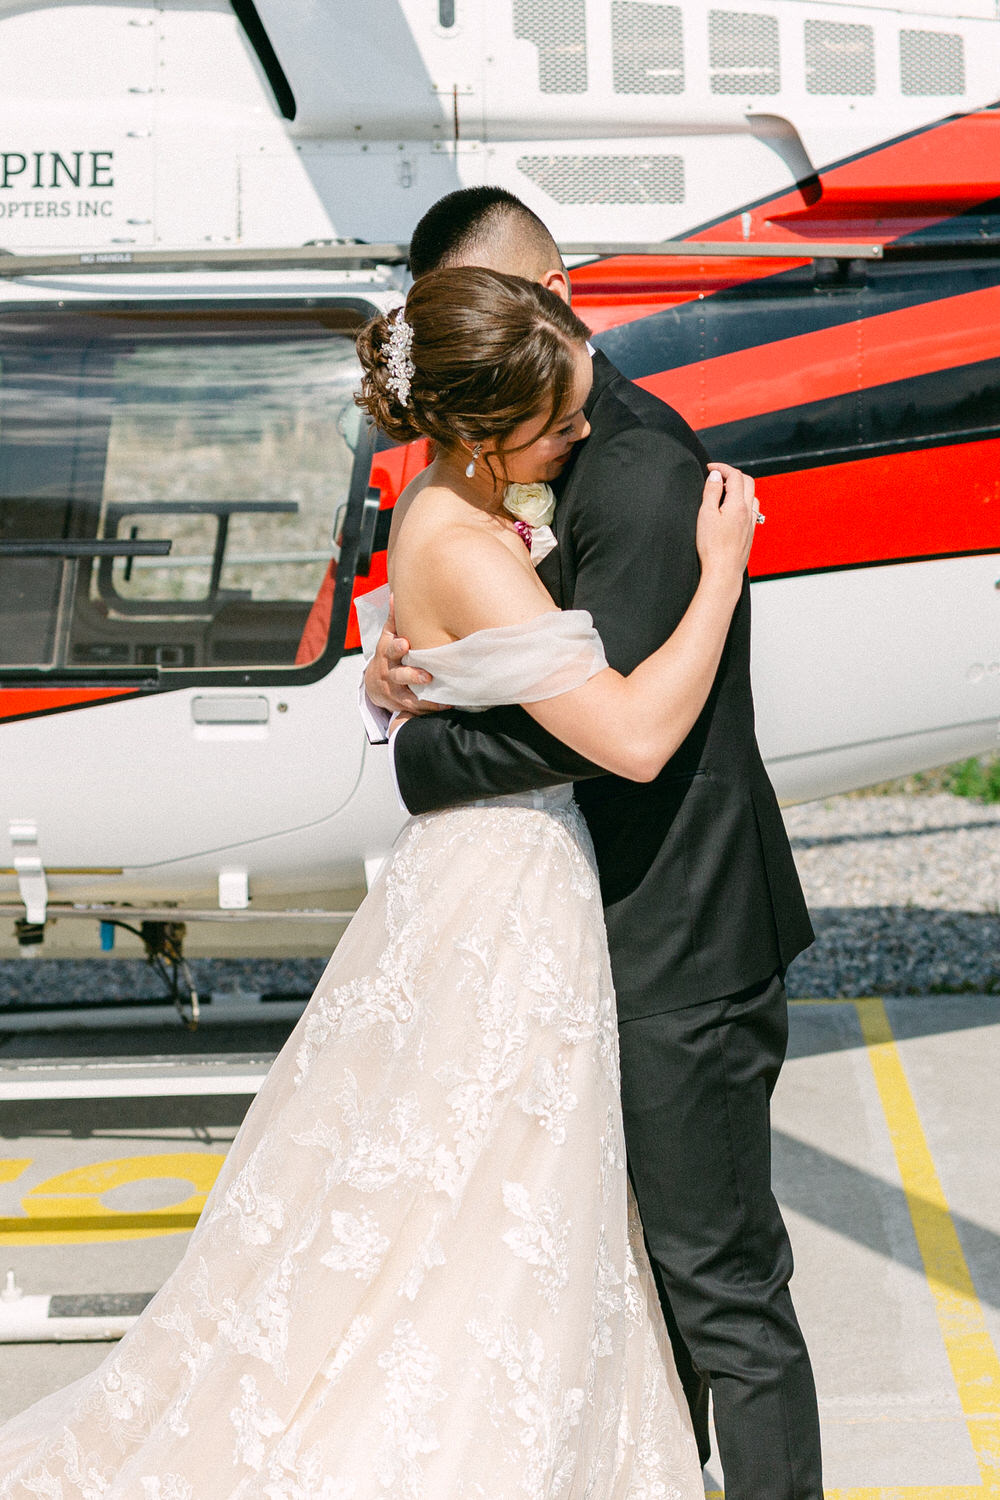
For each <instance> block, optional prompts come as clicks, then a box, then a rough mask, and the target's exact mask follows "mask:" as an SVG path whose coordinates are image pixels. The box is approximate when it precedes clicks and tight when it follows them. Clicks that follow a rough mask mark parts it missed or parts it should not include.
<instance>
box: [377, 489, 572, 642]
mask: <svg viewBox="0 0 1000 1500" xmlns="http://www.w3.org/2000/svg"><path fill="white" fill-rule="evenodd" d="M517 548H518V550H517V551H516V552H515V551H514V549H513V548H512V546H511V545H510V541H509V539H508V538H507V536H506V535H505V532H504V529H503V528H499V527H497V526H496V525H495V524H491V523H490V521H489V520H488V519H487V518H484V517H483V516H482V515H479V514H477V513H476V512H474V511H471V510H470V507H469V505H468V504H467V502H466V501H464V500H462V499H461V497H460V496H457V495H455V494H454V493H453V492H452V491H450V490H447V489H446V488H445V487H443V486H440V485H433V484H427V485H425V486H424V487H423V488H422V489H421V490H420V491H419V492H418V493H417V494H416V495H414V496H413V497H412V499H411V500H410V503H409V505H408V507H407V510H406V514H405V515H404V516H403V517H402V518H401V521H400V523H399V525H398V527H397V529H396V533H395V536H394V537H393V542H392V550H391V553H390V560H389V577H390V582H391V584H392V588H393V592H394V595H395V600H396V622H397V626H398V628H399V629H400V630H401V631H403V633H404V634H407V635H408V636H409V638H410V639H411V641H414V640H416V638H417V637H418V636H419V637H420V638H421V642H422V643H426V644H428V645H430V644H438V643H439V641H438V640H437V639H434V640H431V639H429V636H435V637H437V636H440V639H446V638H448V637H453V638H457V637H458V636H463V635H467V634H468V633H469V632H470V631H472V630H478V629H481V628H483V627H484V626H489V625H504V624H512V623H515V622H517V621H518V620H519V619H523V618H530V617H531V615H534V614H538V613H540V612H541V611H542V610H544V608H545V607H546V603H547V604H548V606H549V607H553V606H552V601H551V599H550V598H549V596H548V595H547V594H546V592H545V590H544V588H543V587H542V585H541V584H540V583H539V581H538V580H537V578H536V577H535V574H534V570H533V569H532V568H531V566H530V564H528V563H527V554H526V553H525V554H524V556H523V558H522V556H521V553H522V551H523V545H522V543H521V542H520V540H518V542H517ZM404 619H406V620H408V621H409V622H410V630H409V631H407V630H406V629H404V625H403V621H404Z"/></svg>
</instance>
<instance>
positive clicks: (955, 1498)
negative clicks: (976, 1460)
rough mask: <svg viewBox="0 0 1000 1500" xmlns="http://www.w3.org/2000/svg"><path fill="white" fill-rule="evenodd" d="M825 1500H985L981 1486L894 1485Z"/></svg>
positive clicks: (715, 1494)
mask: <svg viewBox="0 0 1000 1500" xmlns="http://www.w3.org/2000/svg"><path fill="white" fill-rule="evenodd" d="M823 1494H824V1496H825V1500H985V1497H987V1496H989V1495H991V1494H992V1491H991V1490H987V1489H984V1488H983V1486H982V1485H981V1484H929V1485H907V1484H899V1485H893V1486H892V1487H891V1488H889V1489H881V1490H877V1489H876V1490H866V1489H861V1490H824V1491H823ZM705 1500H724V1496H723V1492H722V1490H706V1491H705Z"/></svg>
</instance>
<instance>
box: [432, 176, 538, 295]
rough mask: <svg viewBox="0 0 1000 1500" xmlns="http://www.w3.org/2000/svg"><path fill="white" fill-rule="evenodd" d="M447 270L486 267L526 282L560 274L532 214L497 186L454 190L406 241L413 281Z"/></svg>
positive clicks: (535, 216) (433, 206) (511, 194)
mask: <svg viewBox="0 0 1000 1500" xmlns="http://www.w3.org/2000/svg"><path fill="white" fill-rule="evenodd" d="M447 266H487V267H489V268H491V269H492V270H495V271H506V272H510V273H513V274H515V275H518V276H523V277H525V279H526V280H528V281H540V280H541V279H542V277H543V276H544V275H545V273H546V272H547V271H562V270H564V267H563V262H562V256H561V255H560V254H559V247H558V246H557V244H556V242H555V240H554V239H553V238H552V235H551V234H550V233H549V231H548V230H547V229H546V227H545V225H544V224H543V223H542V221H541V219H540V218H539V217H538V215H537V214H536V213H533V212H532V211H531V209H530V208H528V207H527V205H526V204H524V203H522V202H521V200H520V198H515V197H514V194H513V193H508V192H507V190H506V188H500V187H470V188H458V189H457V190H456V191H455V192H453V193H448V194H447V195H446V196H445V197H444V198H439V199H438V201H437V203H435V204H433V205H432V206H431V207H430V208H429V209H428V210H427V212H426V213H425V214H424V216H423V218H422V219H421V220H420V223H419V224H418V225H417V227H416V229H415V230H414V231H413V238H412V240H411V241H410V271H411V272H412V275H413V279H414V281H416V280H417V279H418V278H419V277H421V276H426V275H427V272H428V271H441V270H444V269H445V267H447Z"/></svg>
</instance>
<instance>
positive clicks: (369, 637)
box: [354, 583, 389, 663]
mask: <svg viewBox="0 0 1000 1500" xmlns="http://www.w3.org/2000/svg"><path fill="white" fill-rule="evenodd" d="M354 613H355V614H356V615H357V617H358V631H359V633H360V635H361V655H362V656H363V657H364V660H365V662H366V663H368V662H370V661H371V659H372V657H373V656H374V655H375V647H376V646H377V645H378V638H379V636H380V635H381V634H382V631H383V628H384V626H385V622H386V620H387V619H388V618H389V585H388V584H387V583H383V585H382V587H381V588H380V589H372V590H371V592H370V593H367V594H359V595H358V597H357V598H356V599H355V601H354Z"/></svg>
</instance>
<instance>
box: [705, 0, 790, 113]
mask: <svg viewBox="0 0 1000 1500" xmlns="http://www.w3.org/2000/svg"><path fill="white" fill-rule="evenodd" d="M708 62H709V67H710V68H711V86H712V93H713V94H776V93H777V92H778V90H779V88H780V87H781V69H780V60H779V53H778V22H777V19H776V18H775V17H774V16H760V15H756V14H752V13H749V12H744V13H741V12H739V11H729V10H710V11H709V13H708Z"/></svg>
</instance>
